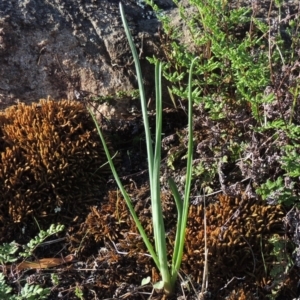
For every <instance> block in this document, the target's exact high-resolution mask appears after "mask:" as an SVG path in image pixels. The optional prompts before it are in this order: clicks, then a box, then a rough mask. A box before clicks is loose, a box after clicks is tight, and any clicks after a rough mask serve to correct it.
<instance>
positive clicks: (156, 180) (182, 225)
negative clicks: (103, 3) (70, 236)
mask: <svg viewBox="0 0 300 300" xmlns="http://www.w3.org/2000/svg"><path fill="white" fill-rule="evenodd" d="M120 11H121V17H122V21H123V24H124V28H125V32H126V36H127V39H128V42H129V45H130V48H131V51H132V53H133V57H134V62H135V67H136V72H137V78H138V84H139V93H140V100H141V107H142V114H143V121H144V129H145V137H146V146H147V155H148V166H149V182H150V193H151V204H152V224H153V231H154V242H155V247H153V246H152V244H151V242H150V240H149V238H148V236H147V234H146V233H145V230H144V228H143V227H142V225H141V223H140V221H139V218H138V216H137V215H136V213H135V210H134V208H133V206H132V203H131V199H130V197H129V196H128V194H127V192H126V190H125V188H124V186H123V184H122V183H121V181H120V178H119V176H118V174H117V172H116V169H115V167H114V164H113V161H112V159H111V155H110V153H109V151H108V148H107V146H106V143H105V139H104V136H103V134H102V132H101V129H100V127H99V125H98V123H97V121H96V120H95V117H94V115H93V114H92V112H91V110H90V113H91V115H92V116H93V119H94V121H95V124H96V127H97V130H98V133H99V136H100V138H101V141H102V144H103V147H104V149H105V152H106V155H107V159H108V162H109V165H110V167H111V169H112V172H113V175H114V178H115V180H116V182H117V184H118V186H119V189H120V190H121V192H122V195H123V197H124V199H125V201H126V204H127V206H128V208H129V211H130V213H131V215H132V217H133V219H134V221H135V223H136V226H137V228H138V230H139V232H140V234H141V236H142V238H143V241H144V243H145V245H146V247H147V249H148V251H149V252H150V254H151V256H152V258H153V260H154V262H155V264H156V266H157V268H158V269H159V271H160V273H161V276H162V281H160V282H159V283H156V284H155V287H156V288H158V289H164V291H165V293H166V294H171V293H172V292H173V290H174V285H175V281H176V279H177V276H178V271H179V268H180V265H181V261H182V256H183V247H184V240H185V229H186V224H187V216H188V208H189V195H190V187H191V176H192V156H193V129H192V128H193V126H192V97H193V96H194V94H195V92H192V84H191V81H192V76H191V74H192V69H193V65H194V62H195V60H196V59H194V60H193V61H192V63H191V66H190V77H189V92H188V98H189V112H188V134H189V138H188V154H187V171H186V182H185V193H184V199H183V200H182V199H181V197H180V194H179V191H178V189H177V186H176V184H175V182H174V180H173V179H172V178H169V180H168V182H169V186H170V189H171V191H172V194H173V196H174V199H175V202H176V207H177V212H178V215H177V231H176V237H175V243H174V249H173V255H172V262H171V265H170V266H169V263H168V257H167V244H166V232H165V227H164V221H163V212H162V204H161V200H160V192H161V191H160V164H161V132H162V87H161V72H162V65H161V63H159V62H157V63H156V65H155V87H156V131H155V140H154V149H153V145H152V142H153V141H152V138H151V132H150V127H149V121H148V114H147V102H146V97H145V92H144V85H143V80H142V74H141V67H140V62H139V59H138V55H137V51H136V48H135V46H134V44H133V42H132V37H131V34H130V32H129V27H128V25H127V21H126V19H125V15H124V11H123V7H122V5H121V4H120Z"/></svg>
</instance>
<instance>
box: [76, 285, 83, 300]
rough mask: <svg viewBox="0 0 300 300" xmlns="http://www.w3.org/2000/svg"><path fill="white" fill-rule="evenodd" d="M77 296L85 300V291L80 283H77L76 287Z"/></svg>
mask: <svg viewBox="0 0 300 300" xmlns="http://www.w3.org/2000/svg"><path fill="white" fill-rule="evenodd" d="M75 296H76V297H77V298H78V299H80V300H84V297H83V291H82V289H81V288H80V287H79V286H78V285H76V288H75Z"/></svg>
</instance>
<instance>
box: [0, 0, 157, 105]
mask: <svg viewBox="0 0 300 300" xmlns="http://www.w3.org/2000/svg"><path fill="white" fill-rule="evenodd" d="M118 4H119V1H114V0H86V1H85V0H71V1H70V0H20V1H17V0H11V1H0V65H1V68H0V108H4V107H6V106H7V105H11V104H13V103H15V102H17V101H24V102H32V101H38V100H39V99H40V98H47V97H48V96H50V97H51V98H53V99H62V98H67V99H74V97H75V95H77V96H78V95H81V94H82V93H81V91H85V93H86V94H88V95H91V96H96V95H108V94H113V93H116V92H117V91H127V90H132V89H133V88H136V87H137V84H136V77H135V69H134V65H133V64H132V56H131V52H130V49H129V46H128V43H127V39H126V37H125V32H124V29H123V26H122V22H121V18H120V12H119V5H118ZM123 5H124V10H125V13H126V16H127V20H128V23H129V26H130V28H131V32H132V34H133V36H134V41H135V43H136V46H137V48H138V51H139V52H140V54H141V61H142V66H143V71H144V74H146V78H145V82H146V83H148V86H150V85H151V82H152V81H153V67H152V66H151V65H150V64H149V63H148V62H147V61H146V59H145V56H146V55H151V56H152V55H153V54H159V52H160V47H159V39H158V34H157V30H158V27H159V22H158V20H157V19H155V18H153V17H152V16H151V15H150V14H147V11H149V9H148V10H147V9H146V8H144V7H143V6H140V5H138V3H137V1H133V0H126V1H125V0H124V1H123Z"/></svg>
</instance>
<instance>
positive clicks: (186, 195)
mask: <svg viewBox="0 0 300 300" xmlns="http://www.w3.org/2000/svg"><path fill="white" fill-rule="evenodd" d="M196 60H197V57H196V58H194V59H193V61H192V63H191V67H190V72H189V81H188V94H189V103H188V134H189V140H188V154H187V170H186V182H185V192H184V202H183V213H182V220H181V223H180V228H179V227H177V230H179V234H178V235H177V234H176V237H178V238H177V239H176V240H175V248H174V249H176V250H177V251H178V252H177V253H175V255H174V254H173V256H175V258H174V261H175V264H174V266H172V281H173V282H174V281H175V280H176V278H177V274H178V270H179V268H180V265H181V261H182V256H183V248H184V242H185V231H186V224H187V218H188V212H189V202H190V199H189V198H190V191H191V181H192V163H193V101H192V74H193V66H194V63H195V61H196ZM177 243H178V245H177Z"/></svg>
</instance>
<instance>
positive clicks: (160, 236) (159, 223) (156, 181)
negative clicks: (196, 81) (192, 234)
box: [150, 63, 171, 290]
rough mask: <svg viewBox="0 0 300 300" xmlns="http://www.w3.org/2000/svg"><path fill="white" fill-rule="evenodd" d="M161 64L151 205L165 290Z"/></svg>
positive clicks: (159, 67)
mask: <svg viewBox="0 0 300 300" xmlns="http://www.w3.org/2000/svg"><path fill="white" fill-rule="evenodd" d="M161 72H162V65H161V63H156V65H155V90H156V130H155V147H154V149H155V150H154V165H153V174H152V185H151V187H150V190H151V204H152V220H153V231H154V238H155V248H156V251H157V255H158V259H159V263H160V267H161V269H160V272H161V275H162V280H163V283H164V289H165V290H168V289H170V287H168V285H170V282H171V276H170V271H169V267H168V258H167V246H166V233H165V225H164V219H163V212H162V204H161V199H160V165H161V132H162V94H161Z"/></svg>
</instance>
